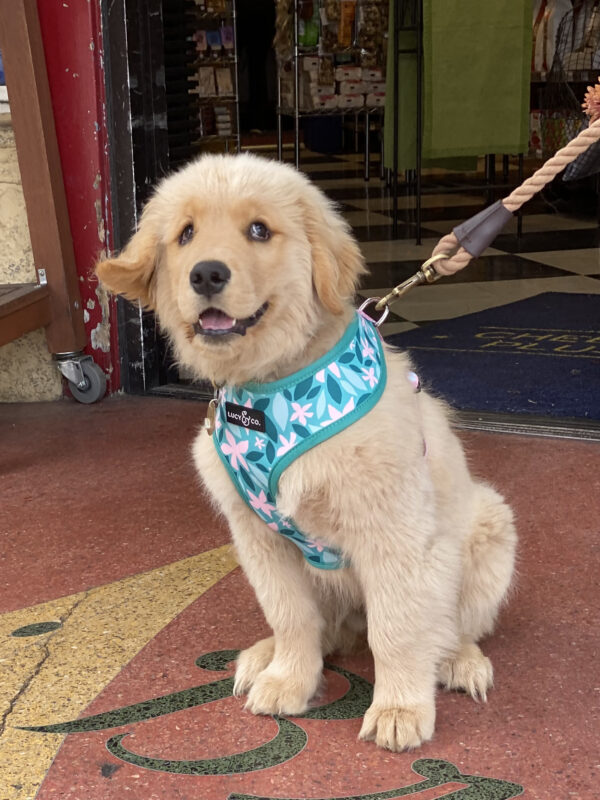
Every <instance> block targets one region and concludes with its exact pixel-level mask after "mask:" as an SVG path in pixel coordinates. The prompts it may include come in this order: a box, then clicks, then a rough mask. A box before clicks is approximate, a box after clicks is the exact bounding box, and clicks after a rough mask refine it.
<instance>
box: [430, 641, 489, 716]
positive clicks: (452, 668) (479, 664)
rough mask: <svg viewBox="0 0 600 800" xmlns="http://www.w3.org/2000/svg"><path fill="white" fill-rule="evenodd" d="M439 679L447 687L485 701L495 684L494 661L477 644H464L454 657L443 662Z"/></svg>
mask: <svg viewBox="0 0 600 800" xmlns="http://www.w3.org/2000/svg"><path fill="white" fill-rule="evenodd" d="M439 680H440V683H441V684H442V685H443V686H445V687H446V689H458V690H460V691H463V692H466V693H467V694H470V695H471V697H472V698H473V700H476V701H477V700H483V702H484V703H485V702H486V701H487V693H488V689H491V688H492V686H493V685H494V670H493V668H492V662H491V661H490V660H489V658H487V657H486V656H484V655H483V653H482V652H481V650H480V649H479V647H478V646H477V645H476V644H472V643H469V644H464V645H463V646H462V647H461V649H460V651H459V652H458V654H457V655H456V656H455V657H454V658H448V659H446V660H445V661H443V662H442V663H441V665H440V669H439Z"/></svg>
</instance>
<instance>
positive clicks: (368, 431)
mask: <svg viewBox="0 0 600 800" xmlns="http://www.w3.org/2000/svg"><path fill="white" fill-rule="evenodd" d="M255 221H258V222H261V223H263V224H264V225H266V226H267V227H268V229H269V230H270V231H271V233H272V235H271V238H270V239H269V240H268V241H253V240H251V239H250V238H249V237H248V229H249V226H250V224H251V223H253V222H255ZM189 224H193V228H194V230H193V237H192V238H191V240H190V241H189V242H187V243H186V244H183V245H182V244H180V243H179V237H180V234H181V232H182V230H183V229H184V228H185V227H186V225H189ZM202 260H220V261H223V262H224V263H226V264H227V266H228V267H229V269H230V270H231V280H230V282H229V283H228V284H227V286H226V288H225V289H224V290H223V292H222V293H220V294H219V295H217V296H216V297H214V298H212V299H211V300H210V301H209V300H206V299H205V298H203V297H200V296H199V295H198V294H196V293H195V292H194V291H193V290H192V288H191V286H190V282H189V274H190V270H191V268H192V267H193V265H194V264H195V263H197V262H198V261H202ZM97 271H98V275H99V276H100V278H101V280H102V281H103V283H104V284H105V285H106V286H107V288H109V289H110V290H112V291H113V292H115V293H120V294H124V295H125V296H127V297H129V298H132V299H135V298H139V299H140V300H141V302H142V303H143V304H144V305H146V306H148V307H150V308H153V309H155V310H156V312H157V314H158V317H159V320H160V323H161V325H162V327H163V328H164V329H165V331H166V332H167V334H168V335H169V337H170V339H171V341H172V343H173V346H174V349H175V352H176V354H177V357H178V359H180V361H181V362H182V363H184V364H185V365H186V366H187V367H188V368H190V369H191V370H193V371H194V372H195V374H196V375H198V377H202V378H210V379H211V380H213V381H214V382H215V383H217V384H223V383H229V384H239V383H242V382H245V381H247V380H259V381H261V380H262V381H265V380H272V379H276V378H280V377H283V376H286V375H289V374H290V373H292V372H294V371H296V370H298V369H301V368H302V367H304V366H306V365H308V364H310V363H311V362H312V361H314V360H315V359H316V358H318V357H320V356H321V355H323V354H324V353H325V352H326V351H327V350H328V349H330V348H331V347H332V346H333V344H335V342H336V341H338V340H339V338H340V337H341V335H342V333H343V331H344V330H345V328H346V326H347V324H348V321H349V320H350V319H351V317H352V314H353V307H352V297H353V294H354V290H355V287H356V284H357V281H358V280H359V278H360V275H361V274H362V273H363V271H364V263H363V259H362V256H361V253H360V250H359V248H358V246H357V244H356V242H355V241H354V239H353V238H352V236H351V233H350V230H349V228H348V226H347V225H346V223H345V222H344V221H343V220H342V218H341V217H340V216H339V215H338V214H337V213H336V211H335V209H334V208H333V206H332V204H331V203H330V202H329V201H328V200H327V199H326V198H325V197H324V195H323V194H322V193H321V192H320V191H319V190H318V189H317V188H316V187H314V186H313V185H312V184H311V183H310V182H309V181H308V180H306V179H305V178H304V177H303V176H302V175H301V174H299V173H298V172H296V171H294V170H293V169H291V168H290V167H287V166H284V165H282V164H278V163H275V162H271V161H267V160H263V159H259V158H255V157H253V156H250V155H242V156H206V157H203V158H201V159H199V160H198V161H196V162H194V163H192V164H191V165H189V166H188V167H186V168H185V169H184V170H182V171H181V172H179V173H177V174H175V175H173V176H171V177H169V178H167V179H166V180H164V181H163V182H162V183H161V185H160V186H159V187H158V189H157V191H156V194H155V196H154V198H153V199H152V200H151V201H150V203H149V204H148V206H147V208H146V209H145V211H144V213H143V216H142V219H141V223H140V226H139V230H138V232H137V233H136V234H135V236H134V237H133V239H132V240H131V242H130V243H129V244H128V246H127V247H126V248H125V250H124V252H123V253H122V254H121V255H120V256H119V257H117V258H113V259H109V260H107V261H104V262H102V263H100V264H99V265H98V268H97ZM265 301H268V303H269V306H268V309H267V311H266V313H265V314H264V316H263V317H262V319H261V320H260V321H259V322H258V323H257V324H256V325H255V326H254V327H252V328H249V329H248V331H247V333H246V335H245V336H239V335H230V336H227V337H225V338H223V339H219V340H218V341H215V340H213V339H208V340H207V339H206V338H205V337H202V336H200V335H195V333H194V329H193V325H194V323H196V322H197V320H198V316H199V314H201V313H202V312H203V311H204V310H205V309H206V308H208V307H210V306H217V307H218V308H219V309H221V310H222V311H224V312H225V313H227V314H228V315H229V316H231V317H235V318H237V319H243V318H246V317H249V316H251V315H252V314H253V313H254V312H255V311H256V310H257V309H258V308H260V307H261V306H262V305H263V304H264V303H265ZM387 364H388V383H387V386H386V389H385V392H384V394H383V397H382V399H381V400H380V402H379V403H378V404H377V406H376V407H375V408H374V409H372V410H371V411H370V412H369V413H368V414H367V415H366V416H365V417H363V418H362V419H361V420H360V421H359V422H357V423H355V424H354V425H352V426H351V427H350V428H347V429H346V430H344V431H343V432H342V433H340V434H338V435H336V436H335V437H333V438H332V439H329V440H328V441H327V442H325V443H323V444H320V445H319V446H318V447H316V448H313V449H312V450H309V451H308V452H306V453H304V454H303V455H302V456H300V457H299V458H298V459H297V460H296V461H295V462H294V463H293V464H292V465H291V466H290V467H289V468H288V469H287V470H286V471H285V472H284V474H283V476H282V478H281V480H280V494H279V498H278V505H279V507H280V509H281V511H282V512H283V513H284V514H286V515H289V516H290V517H292V518H293V519H294V520H295V521H296V523H297V524H298V526H299V527H300V529H301V530H303V531H305V532H306V533H307V534H309V535H311V536H314V537H318V538H321V539H325V540H326V541H328V542H329V543H330V544H331V545H333V546H335V547H338V548H340V549H341V550H343V552H344V553H345V554H347V556H348V557H349V558H350V561H351V566H350V567H349V568H347V569H343V570H340V571H337V572H324V571H321V570H318V569H315V568H314V567H311V566H309V565H308V564H307V563H306V562H305V560H304V559H303V558H302V556H301V554H300V552H299V551H298V550H297V548H296V547H295V546H294V545H293V544H291V543H290V542H288V541H286V540H285V539H284V538H283V537H281V536H280V535H279V534H277V533H274V532H273V531H271V530H270V529H269V528H267V527H266V525H265V524H264V523H263V522H262V521H261V520H260V519H259V517H258V516H256V515H255V514H254V512H253V511H252V510H251V509H250V508H249V507H248V506H247V505H246V504H245V503H244V502H243V501H242V500H241V499H240V497H239V495H238V493H237V491H236V490H235V488H234V487H233V485H232V483H231V481H230V479H229V477H228V475H227V473H226V472H225V469H224V467H223V465H222V464H221V462H220V459H219V457H218V455H217V453H216V450H215V447H214V445H213V443H212V441H211V440H210V438H209V437H208V436H207V435H206V434H205V433H203V432H202V433H200V434H199V435H198V437H197V439H196V441H195V444H194V448H193V452H194V459H195V463H196V466H197V468H198V471H199V473H200V476H201V478H202V480H203V483H204V485H205V487H206V488H207V490H208V492H209V493H210V494H211V496H212V498H213V499H214V501H215V503H216V504H217V506H218V507H219V508H220V509H221V511H222V512H223V513H224V515H225V516H226V517H227V519H228V521H229V525H230V527H231V532H232V536H233V540H234V542H235V545H236V548H237V552H238V554H239V559H240V563H241V565H242V567H243V569H244V571H245V573H246V575H247V577H248V580H249V581H250V583H251V584H252V586H253V588H254V590H255V592H256V596H257V598H258V601H259V603H260V605H261V607H262V609H263V611H264V614H265V617H266V619H267V622H268V623H269V625H270V627H271V629H272V631H273V636H271V637H269V638H268V639H265V640H263V641H259V642H257V644H255V645H254V646H253V647H251V648H249V649H248V650H245V651H244V652H242V654H241V655H240V657H239V661H238V664H237V671H236V679H235V692H236V693H237V694H246V693H247V695H248V698H247V706H248V708H249V709H250V710H252V711H253V712H255V713H259V714H272V713H277V714H279V713H284V714H296V713H300V712H302V711H304V710H305V709H306V708H307V706H308V704H309V702H310V700H311V698H312V697H313V695H314V694H315V692H316V691H317V688H318V685H319V681H320V678H321V672H322V667H323V656H324V655H325V654H327V653H330V652H332V651H335V650H339V649H344V650H348V649H351V648H352V647H353V646H354V645H356V644H357V643H359V642H360V641H361V640H362V639H363V637H364V635H365V634H366V636H367V638H368V644H369V647H370V648H371V651H372V653H373V657H374V661H375V676H376V680H375V691H374V697H373V703H372V705H371V707H370V708H369V710H368V711H367V713H366V715H365V719H364V722H363V726H362V730H361V733H360V735H361V737H362V738H365V739H373V740H375V742H376V743H377V744H378V745H380V746H382V747H387V748H390V749H392V750H402V749H404V748H407V747H416V746H418V745H419V744H420V743H421V742H423V741H425V740H427V739H429V738H431V736H432V735H433V731H434V722H435V690H436V684H437V683H438V682H441V683H442V684H444V685H445V686H446V687H448V688H452V689H463V690H465V691H467V692H469V693H470V694H471V695H472V696H473V697H474V698H476V699H477V698H482V699H485V698H486V695H487V691H488V689H489V688H490V687H491V685H492V667H491V664H490V662H489V660H488V659H487V658H486V657H485V656H484V655H483V654H482V652H481V650H480V649H479V647H478V645H477V641H478V640H479V639H480V638H481V637H482V636H484V635H486V634H488V633H490V632H491V631H492V629H493V627H494V622H495V619H496V616H497V613H498V609H499V607H500V605H501V603H502V602H503V600H504V599H505V598H506V595H507V592H508V589H509V586H510V582H511V577H512V573H513V565H514V554H515V546H516V533H515V529H514V526H513V517H512V512H511V510H510V508H509V507H508V506H507V505H506V503H505V502H504V500H503V499H502V497H500V495H499V494H498V493H497V492H495V491H494V489H492V488H491V487H489V486H487V485H485V484H483V483H481V482H478V481H476V480H474V479H473V478H472V476H471V475H470V473H469V470H468V467H467V464H466V460H465V456H464V454H463V451H462V448H461V445H460V443H459V441H458V439H457V437H456V436H455V434H454V433H453V432H452V430H451V428H450V425H449V423H448V418H447V412H446V409H445V407H444V405H443V403H441V402H440V401H439V400H437V399H435V398H433V397H431V396H428V395H427V394H426V393H425V392H421V393H420V394H417V395H415V394H414V393H413V391H412V388H411V387H410V385H409V383H408V381H407V377H406V375H407V372H408V370H409V369H410V365H409V362H408V359H407V357H406V356H405V355H404V354H402V353H399V352H395V351H391V350H388V351H387ZM424 443H425V444H426V455H425V454H424Z"/></svg>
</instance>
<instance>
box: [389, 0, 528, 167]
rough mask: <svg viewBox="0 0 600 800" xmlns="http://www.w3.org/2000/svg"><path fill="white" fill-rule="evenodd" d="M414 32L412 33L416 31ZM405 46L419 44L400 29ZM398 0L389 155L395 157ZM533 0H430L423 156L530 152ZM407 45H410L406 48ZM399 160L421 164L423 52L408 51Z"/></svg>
mask: <svg viewBox="0 0 600 800" xmlns="http://www.w3.org/2000/svg"><path fill="white" fill-rule="evenodd" d="M411 37H413V38H412V39H411ZM401 42H402V43H401V45H400V49H405V47H407V45H408V46H410V43H411V42H412V44H414V34H411V33H401ZM392 48H393V0H391V2H390V36H389V47H388V73H387V74H388V97H387V102H386V116H385V163H386V166H391V164H392V133H393V119H392V113H393V95H392V73H393V50H392ZM531 48H532V8H531V0H484V1H483V0H423V51H424V65H423V72H424V74H423V159H424V164H425V166H427V165H431V164H433V163H440V161H441V162H443V163H444V165H445V166H448V167H452V166H458V164H460V168H464V167H465V162H464V158H463V159H462V160H461V161H460V162H455V163H454V164H453V163H452V159H455V158H457V157H477V156H482V155H485V154H487V153H496V154H504V153H523V152H526V150H527V144H528V138H529V93H530V88H529V87H530V70H531ZM407 49H408V48H407ZM398 72H399V74H398V80H399V87H400V90H399V91H400V112H399V128H400V130H399V154H400V157H399V168H400V169H401V170H404V169H412V168H414V167H415V166H416V56H415V55H401V56H400V63H399V68H398Z"/></svg>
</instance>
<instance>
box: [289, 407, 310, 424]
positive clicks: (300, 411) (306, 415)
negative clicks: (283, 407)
mask: <svg viewBox="0 0 600 800" xmlns="http://www.w3.org/2000/svg"><path fill="white" fill-rule="evenodd" d="M311 407H312V403H307V404H306V405H305V406H301V405H300V403H292V408H293V409H294V413H293V414H292V416H291V422H293V421H294V420H295V419H297V420H298V422H299V423H300V425H306V420H307V419H310V417H312V416H314V415H313V413H312V411H309V410H308V409H309V408H311Z"/></svg>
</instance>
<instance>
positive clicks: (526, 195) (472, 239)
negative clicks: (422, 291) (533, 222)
mask: <svg viewBox="0 0 600 800" xmlns="http://www.w3.org/2000/svg"><path fill="white" fill-rule="evenodd" d="M598 82H599V85H596V86H593V87H592V86H588V92H587V94H586V97H585V102H584V103H583V108H584V110H585V111H586V112H587V113H588V116H590V120H591V121H590V125H589V127H587V128H585V129H584V130H583V131H581V133H579V134H578V135H577V136H576V137H575V138H574V139H573V140H572V141H570V142H569V143H568V144H567V145H565V147H563V148H561V149H560V150H559V151H558V152H557V153H556V154H555V155H554V156H552V158H550V159H548V161H546V163H545V164H543V165H542V166H541V167H540V168H539V169H538V170H537V171H536V172H534V174H533V175H532V176H531V177H530V178H527V179H526V180H525V181H523V183H522V184H521V185H520V186H518V187H517V188H516V189H515V190H514V191H513V192H511V194H509V195H508V197H505V198H504V199H503V200H498V201H497V202H496V203H494V204H493V205H491V206H489V207H488V208H486V209H484V210H483V211H481V212H480V213H479V214H476V215H475V216H474V217H471V218H470V219H469V220H467V222H464V223H463V224H462V225H458V226H457V227H456V228H454V230H453V231H452V233H449V234H447V235H446V236H443V237H442V238H441V239H440V241H439V242H438V243H437V245H436V246H435V248H434V249H433V253H432V256H431V258H429V259H428V260H427V261H426V262H425V263H424V264H423V265H422V266H421V268H420V269H419V270H418V271H417V272H416V273H415V274H414V275H413V276H412V277H410V278H409V279H408V280H406V281H404V282H403V283H401V284H399V285H398V286H396V287H395V288H394V289H393V290H392V291H391V292H390V293H389V294H388V295H386V296H385V297H383V298H381V300H379V301H378V302H377V304H376V306H375V309H376V310H377V311H381V310H383V309H384V308H387V307H388V306H389V305H390V304H391V303H394V302H396V300H398V299H399V298H400V297H402V296H403V295H404V294H406V293H407V292H408V291H410V290H411V289H412V288H413V287H415V286H419V285H422V284H424V283H434V282H435V281H437V280H439V279H440V278H442V277H447V276H450V275H454V274H456V273H457V272H459V271H460V270H461V269H464V268H465V267H466V266H467V265H468V264H469V263H470V262H471V261H472V260H473V259H474V258H478V257H479V256H480V255H481V254H482V253H483V251H484V250H485V249H486V248H487V247H489V246H490V244H491V243H492V242H493V241H494V239H495V238H496V236H497V235H498V234H499V233H500V231H501V230H502V229H503V228H504V226H505V225H506V223H507V222H508V221H509V220H510V219H511V218H512V215H513V214H514V213H515V211H518V210H519V209H520V208H521V207H522V206H523V205H525V203H526V202H527V201H528V200H531V198H532V197H533V196H534V195H535V194H537V193H538V192H539V191H541V190H542V189H543V188H544V186H546V185H547V184H549V183H550V182H551V181H552V180H553V179H554V178H555V177H556V176H557V175H558V173H559V172H562V170H563V169H564V168H565V167H566V166H567V165H568V164H570V163H571V162H572V161H575V159H576V158H577V157H578V156H580V155H581V154H582V153H584V152H585V151H586V150H587V149H588V148H589V147H591V146H592V145H593V144H595V143H596V142H597V141H598V140H600V78H599V79H598ZM434 264H435V266H434Z"/></svg>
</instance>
